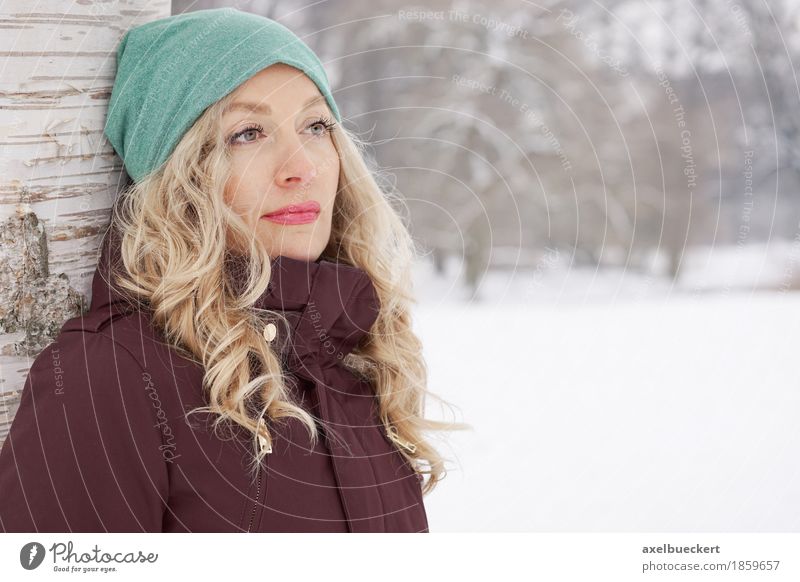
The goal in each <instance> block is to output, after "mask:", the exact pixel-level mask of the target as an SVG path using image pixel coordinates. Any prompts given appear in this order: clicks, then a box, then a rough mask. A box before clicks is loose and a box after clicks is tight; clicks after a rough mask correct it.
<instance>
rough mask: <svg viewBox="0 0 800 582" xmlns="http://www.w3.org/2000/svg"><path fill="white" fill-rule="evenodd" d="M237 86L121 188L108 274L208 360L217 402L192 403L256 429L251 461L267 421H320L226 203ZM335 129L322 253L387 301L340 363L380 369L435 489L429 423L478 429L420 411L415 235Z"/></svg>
mask: <svg viewBox="0 0 800 582" xmlns="http://www.w3.org/2000/svg"><path fill="white" fill-rule="evenodd" d="M232 98H233V93H230V94H228V95H227V96H226V97H224V98H223V99H221V100H220V101H218V102H217V103H215V104H214V105H212V106H211V107H209V108H208V109H207V110H206V111H205V112H204V113H203V115H202V116H201V117H200V118H199V119H198V120H197V121H196V122H195V123H194V125H193V126H192V127H191V128H190V129H189V130H188V131H187V133H186V134H185V135H184V136H183V139H182V140H181V141H180V143H178V145H177V147H176V148H175V150H174V152H173V153H172V155H171V156H170V158H169V159H168V160H167V162H166V163H165V164H164V165H163V166H162V167H161V168H159V170H157V171H156V172H154V173H152V174H150V175H149V176H147V177H146V178H144V179H143V180H142V181H140V182H138V183H135V184H132V185H130V187H129V188H126V189H125V190H124V191H123V192H122V193H121V195H120V197H119V199H118V201H117V203H116V204H115V205H114V211H113V213H112V224H111V228H112V229H115V231H116V232H117V233H118V234H119V236H120V253H121V259H122V264H121V267H122V268H120V269H119V270H117V271H116V272H115V273H114V275H113V278H112V281H113V282H114V284H115V285H116V286H118V288H119V289H120V290H121V292H123V293H125V294H127V295H129V296H131V297H132V298H133V299H134V300H135V301H137V302H138V303H139V305H145V306H146V307H147V309H148V310H149V311H150V312H151V314H152V322H153V324H154V326H155V327H157V328H158V329H160V330H161V331H162V333H163V335H164V338H165V339H166V341H167V342H168V343H169V345H170V346H171V347H173V348H174V349H176V350H177V351H178V352H179V353H180V354H181V355H183V356H184V357H185V358H187V359H189V360H192V361H194V362H196V363H198V364H200V365H202V366H203V368H204V377H203V389H204V391H205V392H206V394H207V396H208V402H209V406H204V407H200V408H196V409H194V410H192V411H190V412H189V413H187V414H192V413H198V412H208V413H212V414H216V415H217V416H216V418H215V420H214V429H215V431H216V429H217V428H218V427H219V425H220V424H221V423H225V424H226V425H228V426H230V427H232V428H235V427H236V426H237V425H238V426H239V427H241V428H243V429H245V430H247V431H249V433H250V435H251V437H252V442H253V446H254V451H255V454H254V456H253V463H252V465H251V468H252V470H253V471H254V472H255V471H256V470H257V468H258V466H259V464H260V463H261V460H262V459H263V457H264V455H265V454H267V452H265V450H264V449H262V447H260V446H259V435H261V436H262V438H265V439H266V442H267V443H268V444H269V445H270V446H271V444H272V437H271V434H270V431H269V429H268V428H267V426H268V425H269V424H271V423H273V422H285V420H286V419H288V418H295V419H297V420H299V421H300V422H301V423H303V425H305V426H306V428H307V430H308V432H309V435H310V438H311V441H312V443H313V442H316V440H317V438H318V430H317V427H316V424H315V421H314V418H313V417H312V416H311V415H310V414H309V413H308V412H307V411H306V410H304V409H303V408H302V407H300V406H298V405H296V404H295V403H294V402H293V401H292V399H291V397H290V393H289V390H288V386H287V383H286V378H285V377H284V375H283V369H282V366H281V360H280V356H279V354H278V353H276V352H275V351H273V348H272V347H271V345H270V344H269V343H268V342H267V341H266V339H265V338H264V336H263V335H262V332H261V330H263V326H264V323H265V321H266V320H267V319H269V320H283V321H284V322H285V318H283V316H282V314H281V313H280V312H279V311H269V310H259V309H256V308H255V307H253V304H254V303H255V301H256V300H257V299H258V298H259V297H260V296H261V295H262V294H263V293H264V292H265V291H266V288H267V285H268V283H269V279H270V272H269V267H270V257H269V255H268V254H267V249H265V248H264V246H263V245H261V244H258V243H257V240H256V239H255V237H254V233H253V232H252V230H251V229H250V228H248V227H247V225H246V224H245V223H244V221H243V220H242V219H241V218H240V217H239V216H238V215H236V214H235V213H234V212H233V211H232V210H231V209H230V208H229V207H228V206H227V204H226V203H225V201H224V191H225V184H226V182H227V180H228V176H229V175H230V162H229V155H228V149H227V146H226V144H225V141H224V137H223V131H222V130H221V114H222V111H223V110H224V108H225V107H226V105H227V104H228V103H229V102H230V101H231V99H232ZM331 136H332V139H333V142H334V145H335V147H336V150H337V151H338V154H339V159H340V172H339V184H338V193H337V196H336V202H335V206H334V213H333V223H332V229H331V236H330V241H329V243H328V245H327V247H326V248H325V250H324V252H323V254H322V258H324V259H327V260H331V261H336V262H340V263H344V264H347V265H352V266H356V267H359V268H361V269H363V270H364V271H365V272H366V273H367V274H368V275H369V277H370V279H371V280H372V282H373V283H374V285H375V288H376V290H377V293H378V297H379V299H380V305H381V307H380V312H379V314H378V316H377V320H376V321H375V324H374V325H373V326H372V328H371V329H370V332H369V333H368V338H367V339H368V340H369V341H364V342H361V343H362V345H360V346H359V347H357V348H356V349H355V350H354V351H353V352H352V353H351V354H350V355H349V356H348V357H347V358H346V359H345V363H346V365H347V366H348V367H350V368H351V369H353V370H354V371H357V372H359V373H361V374H363V375H365V376H366V377H367V378H368V379H369V380H370V381H371V384H372V386H373V387H374V389H375V393H376V395H377V397H378V411H379V417H380V420H381V422H382V423H383V425H384V428H385V429H387V430H388V429H390V428H392V429H393V432H396V434H397V436H399V437H400V438H401V439H403V440H404V441H407V442H410V443H413V445H415V446H416V449H415V450H414V451H413V452H411V451H410V450H408V449H406V448H404V447H398V450H399V451H400V452H401V453H402V454H403V455H404V456H405V457H406V458H407V459H408V460H409V462H410V464H411V466H412V467H413V468H414V470H415V471H416V472H417V473H419V474H427V475H428V476H429V478H428V479H427V482H426V483H425V484H424V486H423V494H427V493H429V492H430V491H432V490H433V488H434V487H435V486H436V484H437V483H438V482H439V481H440V480H441V479H442V478H444V476H445V475H446V473H447V471H446V468H445V465H444V461H445V459H444V458H443V457H442V456H440V455H439V453H438V452H437V451H436V449H435V448H434V447H433V446H432V445H431V444H430V443H429V442H428V441H427V440H426V438H425V437H424V436H423V431H426V430H458V429H465V428H471V427H470V425H467V424H462V423H451V422H441V421H434V420H428V419H425V418H424V411H425V401H426V397H427V396H434V395H432V393H431V392H429V391H428V389H427V368H426V364H425V361H424V359H423V356H422V345H421V342H420V340H419V339H418V338H417V336H416V335H415V334H414V333H413V331H412V329H411V314H410V307H411V304H412V303H415V299H414V297H413V295H412V280H411V266H412V262H413V259H414V257H415V254H416V250H415V248H414V244H413V240H412V238H411V236H410V234H409V232H408V229H407V227H406V226H405V224H404V222H403V221H402V219H401V217H400V216H399V214H398V212H397V211H395V209H394V208H393V206H392V204H391V199H392V198H394V195H393V194H388V193H384V192H383V191H382V190H381V188H380V187H379V186H378V184H377V182H376V180H375V177H374V176H373V174H372V172H371V171H370V169H369V168H368V167H367V164H366V163H365V161H364V158H363V156H362V154H361V151H360V149H362V148H363V147H364V143H362V142H360V141H358V138H357V137H356V136H355V135H353V134H351V133H350V132H349V131H347V130H345V129H344V128H342V127H341V126H340V125H338V124H336V125H334V127H333V129H332V133H331ZM234 249H241V250H242V251H243V255H242V256H244V257H245V258H246V259H247V260H246V265H247V268H246V272H245V275H244V276H243V279H245V280H246V283H245V285H244V287H243V289H241V290H239V292H237V290H236V289H235V288H234V286H233V285H232V282H231V279H230V276H229V273H228V271H227V269H226V265H227V264H228V263H227V260H228V259H229V258H230V257H231V256H232V254H235V252H236V251H234ZM434 397H435V398H436V399H437V400H439V401H440V402H442V403H445V404H446V401H444V400H442V399H441V398H439V397H436V396H434ZM262 419H263V421H264V422H263V424H261V421H262ZM411 449H413V447H411Z"/></svg>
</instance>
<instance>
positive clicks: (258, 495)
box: [247, 418, 272, 533]
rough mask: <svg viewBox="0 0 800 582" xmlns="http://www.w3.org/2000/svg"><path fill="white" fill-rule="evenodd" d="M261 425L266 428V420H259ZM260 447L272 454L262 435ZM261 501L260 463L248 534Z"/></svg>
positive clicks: (259, 436) (259, 442)
mask: <svg viewBox="0 0 800 582" xmlns="http://www.w3.org/2000/svg"><path fill="white" fill-rule="evenodd" d="M259 425H260V426H261V427H266V425H265V424H264V419H263V418H261V419H259ZM258 445H259V447H260V448H261V451H262V452H263V451H265V450H266V453H267V454H269V453H271V452H272V447H271V446H269V444H268V443H267V439H266V437H264V436H263V435H261V434H259V435H258ZM259 501H261V464H260V463H259V467H258V476H257V477H256V500H255V503H253V511H251V512H250V523H248V525H247V531H248V533H249V532H251V531H252V530H253V519H255V517H256V509H258V502H259Z"/></svg>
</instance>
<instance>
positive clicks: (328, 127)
mask: <svg viewBox="0 0 800 582" xmlns="http://www.w3.org/2000/svg"><path fill="white" fill-rule="evenodd" d="M308 127H309V128H312V127H318V128H320V129H319V132H318V133H317V134H316V135H317V137H322V136H324V135H325V134H329V133H332V132H333V128H334V127H336V122H335V121H332V120H331V119H330V118H328V117H320V118H319V119H316V120H315V121H312V122H311V125H309V126H308Z"/></svg>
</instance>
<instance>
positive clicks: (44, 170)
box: [0, 0, 170, 445]
mask: <svg viewBox="0 0 800 582" xmlns="http://www.w3.org/2000/svg"><path fill="white" fill-rule="evenodd" d="M169 14H170V1H169V0H155V1H152V0H147V1H146V0H129V1H127V2H124V1H116V0H111V1H106V2H103V1H97V2H92V1H89V0H86V1H83V2H80V3H76V2H72V1H69V2H68V1H66V0H61V1H55V0H51V1H45V2H26V1H25V0H5V1H4V2H2V3H1V4H0V445H2V442H3V441H4V440H5V437H6V434H7V433H8V429H9V427H10V426H11V421H12V420H13V417H14V414H15V412H16V410H17V407H18V405H19V398H20V395H21V392H22V387H23V386H24V383H25V379H26V377H27V372H28V369H29V368H30V365H31V363H32V362H33V359H34V358H35V357H36V356H37V355H38V354H39V352H41V351H42V350H43V349H44V348H45V347H46V346H47V345H48V344H49V343H51V342H52V341H53V339H55V336H56V335H57V334H58V332H59V330H60V329H61V326H62V325H63V323H64V322H65V321H66V320H67V319H69V318H71V317H75V316H77V315H79V314H80V313H81V309H82V305H83V306H84V308H85V307H88V305H89V299H90V291H91V288H90V287H91V279H92V274H93V272H94V270H95V267H96V262H97V252H98V249H99V243H100V236H101V235H102V233H103V232H104V230H105V228H106V227H107V225H108V222H109V219H110V212H109V209H110V207H111V204H112V202H113V200H114V197H115V195H116V193H117V191H118V189H119V187H120V186H121V185H123V184H124V182H125V175H124V173H123V171H122V161H121V160H120V159H119V158H118V157H117V156H116V154H115V152H114V150H113V148H112V147H111V144H110V143H109V142H108V140H107V139H106V138H105V136H104V135H103V125H104V123H105V116H106V109H107V106H108V99H109V98H110V96H111V88H112V86H113V83H114V74H115V71H116V49H117V45H118V43H119V40H120V39H121V38H122V35H123V34H124V33H125V31H126V30H128V29H129V28H131V27H132V26H136V25H138V24H141V23H143V22H147V21H150V20H154V19H157V18H162V17H165V16H169Z"/></svg>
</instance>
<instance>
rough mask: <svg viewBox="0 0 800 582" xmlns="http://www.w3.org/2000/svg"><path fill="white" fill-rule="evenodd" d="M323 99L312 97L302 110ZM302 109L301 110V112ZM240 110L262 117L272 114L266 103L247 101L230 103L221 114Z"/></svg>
mask: <svg viewBox="0 0 800 582" xmlns="http://www.w3.org/2000/svg"><path fill="white" fill-rule="evenodd" d="M324 99H325V97H324V96H323V95H316V96H314V97H311V99H309V100H308V101H306V102H305V104H304V105H303V109H308V108H309V107H311V106H312V105H316V104H317V103H318V102H320V101H323V100H324ZM303 109H301V111H302V110H303ZM240 110H241V111H250V112H252V113H262V114H263V115H271V114H272V108H271V107H270V106H269V105H267V104H266V103H252V102H249V101H237V102H235V103H232V104H231V105H229V106H228V107H227V108H226V109H225V111H224V112H223V115H226V114H228V113H231V112H233V111H240Z"/></svg>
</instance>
